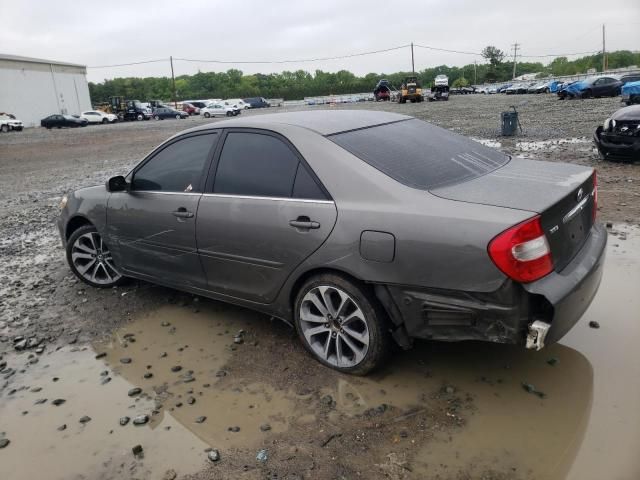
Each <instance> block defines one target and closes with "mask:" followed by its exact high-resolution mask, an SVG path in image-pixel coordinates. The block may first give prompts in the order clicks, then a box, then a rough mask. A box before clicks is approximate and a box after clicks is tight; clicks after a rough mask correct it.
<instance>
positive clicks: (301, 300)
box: [294, 274, 391, 375]
mask: <svg viewBox="0 0 640 480" xmlns="http://www.w3.org/2000/svg"><path fill="white" fill-rule="evenodd" d="M294 309H295V310H294V314H295V324H296V329H297V331H298V335H299V337H300V340H301V341H302V343H303V345H304V346H305V348H306V349H307V350H308V351H309V353H311V355H313V356H314V357H315V358H316V359H317V360H318V361H319V362H320V363H322V364H324V365H326V366H329V367H331V368H334V369H336V370H338V371H341V372H345V373H352V374H356V375H365V374H367V373H369V372H370V371H372V370H373V369H375V368H376V367H379V366H380V365H381V363H382V362H383V360H384V359H385V357H386V356H387V354H388V352H389V349H390V343H391V341H390V334H389V332H388V330H387V327H386V324H387V318H386V314H385V312H384V310H383V309H382V307H380V306H379V304H378V301H377V299H376V298H375V296H374V295H373V294H372V293H371V292H370V291H368V290H366V289H365V288H364V287H363V286H361V285H360V284H357V283H355V282H353V281H351V280H348V279H347V278H345V277H342V276H340V275H336V274H322V275H318V276H315V277H312V278H311V279H309V280H308V281H307V282H306V283H305V284H304V285H303V286H302V288H301V289H300V291H299V292H298V296H297V298H296V302H295V306H294Z"/></svg>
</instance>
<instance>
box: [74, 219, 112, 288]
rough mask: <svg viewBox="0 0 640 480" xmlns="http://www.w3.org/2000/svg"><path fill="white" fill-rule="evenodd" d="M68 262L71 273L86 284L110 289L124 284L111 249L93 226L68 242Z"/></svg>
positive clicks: (88, 226) (81, 229) (86, 228)
mask: <svg viewBox="0 0 640 480" xmlns="http://www.w3.org/2000/svg"><path fill="white" fill-rule="evenodd" d="M67 262H68V263H69V267H70V268H71V271H72V272H73V273H74V274H75V276H76V277H78V278H79V279H80V280H82V281H83V282H84V283H86V284H88V285H91V286H92V287H97V288H110V287H113V286H116V285H119V284H120V283H122V282H123V280H124V277H123V276H122V274H121V273H120V270H119V269H118V268H117V267H116V266H115V264H114V262H113V258H112V256H111V252H110V251H109V247H107V244H106V243H104V241H103V240H102V237H101V236H100V234H99V233H98V231H97V230H96V228H95V227H94V226H93V225H85V226H83V227H80V228H78V229H77V230H76V231H75V232H73V233H72V234H71V236H70V237H69V240H68V241H67Z"/></svg>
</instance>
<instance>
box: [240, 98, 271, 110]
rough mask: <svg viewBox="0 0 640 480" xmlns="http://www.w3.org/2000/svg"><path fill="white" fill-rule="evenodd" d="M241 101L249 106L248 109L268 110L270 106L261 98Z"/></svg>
mask: <svg viewBox="0 0 640 480" xmlns="http://www.w3.org/2000/svg"><path fill="white" fill-rule="evenodd" d="M243 101H244V103H247V104H248V105H249V108H269V107H270V106H271V104H270V103H269V102H267V101H266V100H265V99H264V98H263V97H251V98H244V99H243Z"/></svg>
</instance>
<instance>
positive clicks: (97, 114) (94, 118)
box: [80, 110, 118, 123]
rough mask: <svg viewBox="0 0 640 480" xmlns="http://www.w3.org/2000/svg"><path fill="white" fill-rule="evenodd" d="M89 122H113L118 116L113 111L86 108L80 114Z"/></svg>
mask: <svg viewBox="0 0 640 480" xmlns="http://www.w3.org/2000/svg"><path fill="white" fill-rule="evenodd" d="M80 117H81V118H84V119H86V120H87V122H89V123H115V122H117V121H118V116H117V115H114V114H113V113H105V112H101V111H100V110H87V111H86V112H82V115H80Z"/></svg>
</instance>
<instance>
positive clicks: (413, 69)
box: [411, 42, 416, 75]
mask: <svg viewBox="0 0 640 480" xmlns="http://www.w3.org/2000/svg"><path fill="white" fill-rule="evenodd" d="M411 73H413V74H414V75H415V74H416V67H415V64H414V63H413V42H411Z"/></svg>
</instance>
